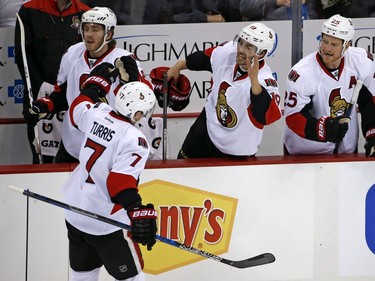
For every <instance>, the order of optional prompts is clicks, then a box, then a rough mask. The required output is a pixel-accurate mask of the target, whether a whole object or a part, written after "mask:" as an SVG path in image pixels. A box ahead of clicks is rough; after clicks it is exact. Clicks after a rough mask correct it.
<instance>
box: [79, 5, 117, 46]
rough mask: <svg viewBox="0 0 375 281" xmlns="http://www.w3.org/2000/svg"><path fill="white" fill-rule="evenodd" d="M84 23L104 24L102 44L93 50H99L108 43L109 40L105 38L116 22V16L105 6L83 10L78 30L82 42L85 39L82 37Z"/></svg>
mask: <svg viewBox="0 0 375 281" xmlns="http://www.w3.org/2000/svg"><path fill="white" fill-rule="evenodd" d="M85 23H96V24H101V25H103V26H104V38H103V43H102V45H101V46H100V47H99V48H98V49H97V50H96V51H95V52H99V51H100V50H101V49H102V48H103V47H104V45H105V44H108V43H109V42H110V41H111V40H106V37H107V35H108V32H109V31H110V30H111V29H114V28H115V27H116V24H117V18H116V15H115V13H114V12H113V11H112V10H111V9H110V8H107V7H94V8H92V9H91V10H88V11H87V12H84V13H83V15H82V19H81V25H80V32H81V36H82V40H83V42H85V39H84V37H83V25H84V24H85Z"/></svg>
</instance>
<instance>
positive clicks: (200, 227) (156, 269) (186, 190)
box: [139, 180, 237, 274]
mask: <svg viewBox="0 0 375 281" xmlns="http://www.w3.org/2000/svg"><path fill="white" fill-rule="evenodd" d="M139 190H140V194H141V196H142V201H143V202H144V203H148V202H151V203H153V204H154V205H155V209H156V210H157V212H158V235H160V236H163V237H166V238H169V239H172V240H175V241H178V242H180V243H183V244H186V245H188V246H192V247H194V248H197V249H199V250H202V251H206V252H210V253H213V254H215V255H220V254H223V253H226V252H227V251H228V248H229V243H230V238H231V234H232V228H233V222H234V218H235V214H236V208H237V199H236V198H232V197H228V196H223V195H220V194H215V193H212V192H207V191H203V190H200V189H197V188H192V187H187V186H183V185H179V184H175V183H171V182H166V181H161V180H154V181H151V182H147V183H144V184H141V185H140V186H139ZM142 254H143V259H144V262H145V268H144V272H146V273H150V274H160V273H163V272H166V271H169V270H172V269H175V268H178V267H181V266H184V265H187V264H191V263H194V262H198V261H201V260H203V259H204V257H200V256H197V255H195V254H193V253H189V252H187V251H183V250H180V249H178V248H175V247H172V246H170V245H167V244H164V243H161V242H157V243H156V245H155V246H154V247H153V248H152V251H147V250H146V249H145V248H144V247H142Z"/></svg>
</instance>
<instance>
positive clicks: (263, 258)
mask: <svg viewBox="0 0 375 281" xmlns="http://www.w3.org/2000/svg"><path fill="white" fill-rule="evenodd" d="M8 188H9V189H11V190H13V191H17V192H19V193H22V194H23V195H26V196H30V197H32V198H35V199H37V200H40V201H43V202H46V203H48V204H51V205H55V206H58V207H60V208H63V209H66V210H69V211H72V212H75V213H78V214H80V215H83V216H86V217H90V218H92V219H96V220H99V221H102V222H105V223H108V224H112V225H114V226H117V227H120V228H123V229H126V230H129V231H130V230H131V226H130V225H127V224H124V223H122V222H119V221H115V220H112V219H110V218H107V217H103V216H101V215H98V214H95V213H91V212H89V211H86V210H83V209H80V208H77V207H74V206H71V205H68V204H66V203H63V202H60V201H57V200H54V199H52V198H48V197H45V196H43V195H40V194H37V193H34V192H31V191H29V190H28V189H22V188H20V187H16V186H13V185H9V186H8ZM156 239H157V240H159V241H160V242H163V243H166V244H168V245H171V246H173V247H176V248H179V249H182V250H185V251H188V252H191V253H194V254H197V255H199V256H202V257H205V258H207V259H211V260H214V261H218V262H221V263H225V264H227V265H230V266H233V267H236V268H248V267H253V266H258V265H263V264H267V263H272V262H274V261H275V256H274V255H273V254H271V253H264V254H261V255H258V256H255V257H251V258H248V259H245V260H240V261H232V260H228V259H225V258H222V257H220V256H216V255H214V254H211V253H208V252H205V251H202V250H199V249H196V248H193V247H192V246H188V245H186V244H183V243H180V242H177V241H174V240H171V239H168V238H166V237H162V236H159V235H156Z"/></svg>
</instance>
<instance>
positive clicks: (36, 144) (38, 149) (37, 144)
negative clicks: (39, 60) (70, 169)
mask: <svg viewBox="0 0 375 281" xmlns="http://www.w3.org/2000/svg"><path fill="white" fill-rule="evenodd" d="M16 16H17V20H18V23H19V26H20V35H21V53H22V61H23V68H24V71H25V77H26V86H27V91H28V93H29V100H30V106H33V101H34V98H33V92H32V88H31V81H30V74H29V66H28V64H27V58H26V49H25V44H26V43H25V42H26V41H25V28H24V25H23V22H22V20H21V17H20V16H19V15H18V13H17V14H16ZM33 145H34V147H35V151H36V153H37V154H38V157H39V164H43V157H42V150H41V146H40V140H39V133H38V126H37V125H35V126H34V141H33Z"/></svg>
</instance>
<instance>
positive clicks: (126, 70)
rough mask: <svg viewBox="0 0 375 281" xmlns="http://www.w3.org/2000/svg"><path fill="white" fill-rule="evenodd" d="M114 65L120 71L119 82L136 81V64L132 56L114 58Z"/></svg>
mask: <svg viewBox="0 0 375 281" xmlns="http://www.w3.org/2000/svg"><path fill="white" fill-rule="evenodd" d="M115 66H116V68H117V69H118V70H119V71H120V83H121V84H126V83H128V82H134V81H138V75H139V72H138V65H137V63H136V61H135V59H133V58H132V56H122V57H121V58H117V59H116V60H115Z"/></svg>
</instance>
